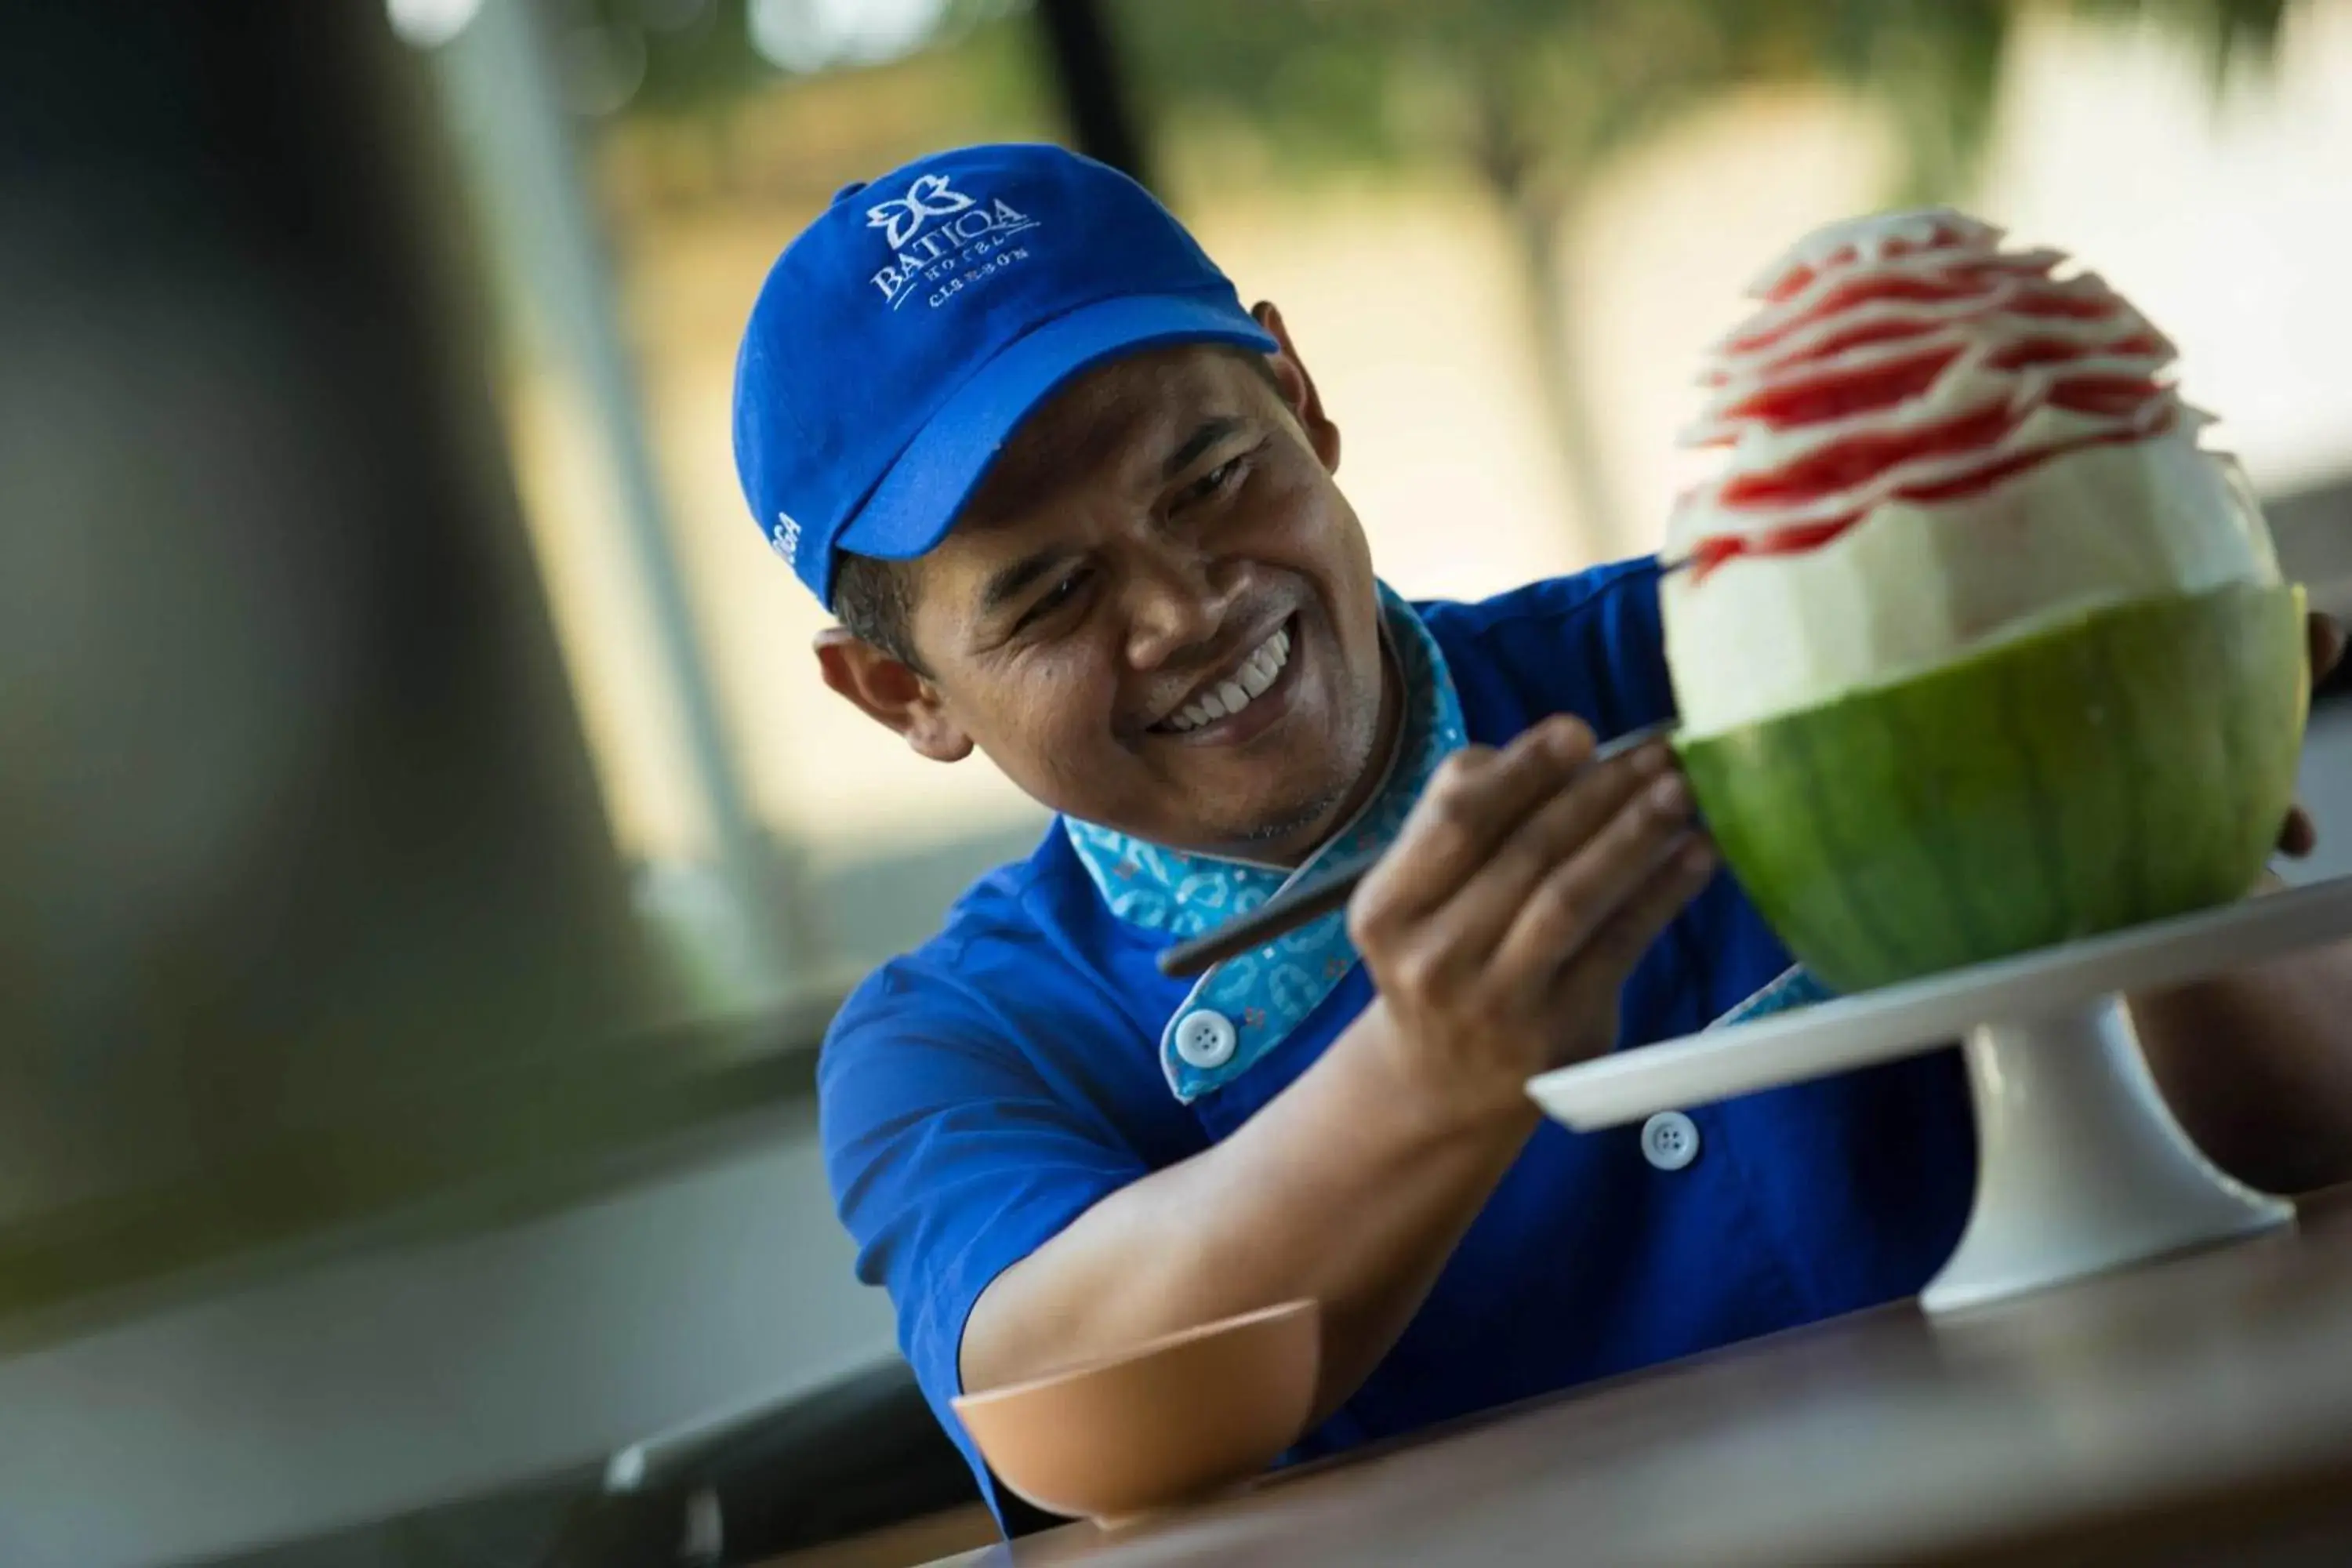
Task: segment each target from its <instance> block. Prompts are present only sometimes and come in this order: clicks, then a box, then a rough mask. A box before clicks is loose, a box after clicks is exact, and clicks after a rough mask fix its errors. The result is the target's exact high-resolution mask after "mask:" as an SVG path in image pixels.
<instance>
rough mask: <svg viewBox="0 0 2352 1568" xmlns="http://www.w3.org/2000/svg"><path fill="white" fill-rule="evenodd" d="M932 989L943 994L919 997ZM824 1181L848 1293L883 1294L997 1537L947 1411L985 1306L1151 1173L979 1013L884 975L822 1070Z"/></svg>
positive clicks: (993, 1495)
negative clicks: (1010, 1279)
mask: <svg viewBox="0 0 2352 1568" xmlns="http://www.w3.org/2000/svg"><path fill="white" fill-rule="evenodd" d="M934 989H939V990H941V991H944V992H946V994H944V995H929V994H926V993H927V992H929V991H931V990H934ZM817 1073H818V1115H819V1122H820V1127H821V1131H822V1135H823V1140H824V1152H825V1166H826V1173H827V1176H828V1178H829V1180H830V1181H831V1183H832V1186H833V1193H834V1200H835V1205H836V1206H837V1208H838V1210H839V1213H840V1215H841V1219H842V1222H843V1224H845V1226H847V1227H848V1229H849V1233H850V1235H851V1237H853V1238H854V1239H855V1240H856V1244H857V1249H858V1253H857V1272H858V1278H859V1279H863V1280H864V1281H866V1283H867V1284H869V1285H880V1286H882V1287H884V1288H885V1289H887V1290H888V1292H889V1294H890V1300H891V1302H892V1304H893V1306H894V1307H895V1308H896V1310H897V1312H898V1342H899V1346H900V1348H901V1349H902V1350H903V1351H904V1352H905V1353H906V1356H907V1360H908V1363H909V1364H910V1365H912V1367H913V1368H914V1372H915V1376H916V1379H917V1381H918V1382H919V1384H921V1386H922V1389H923V1394H924V1396H925V1397H926V1398H927V1399H928V1400H929V1402H930V1405H931V1408H932V1410H933V1411H934V1412H935V1413H936V1414H937V1415H938V1416H939V1419H940V1425H941V1426H944V1427H945V1428H946V1429H947V1432H948V1435H949V1436H950V1437H951V1438H953V1439H954V1440H955V1443H956V1446H957V1447H959V1448H961V1450H962V1451H963V1456H964V1458H965V1460H966V1461H967V1462H968V1463H970V1464H971V1468H972V1474H973V1475H974V1476H975V1477H976V1478H978V1479H979V1481H980V1486H981V1490H982V1494H983V1495H984V1496H985V1497H986V1498H987V1500H988V1503H989V1507H990V1508H991V1509H992V1510H994V1512H995V1514H996V1516H997V1519H998V1521H999V1522H1000V1523H1008V1522H1009V1521H1008V1510H1010V1512H1011V1513H1012V1514H1013V1516H1015V1517H1017V1516H1020V1515H1022V1514H1024V1513H1026V1512H1027V1510H1025V1509H1024V1506H1023V1505H1022V1504H1021V1503H1020V1502H1019V1500H1017V1499H1011V1498H1009V1497H1008V1496H1007V1495H1005V1494H1003V1493H1001V1492H1000V1489H999V1488H998V1486H997V1484H996V1481H995V1478H994V1477H992V1475H991V1474H990V1473H989V1471H988V1468H987V1466H986V1464H985V1463H984V1462H983V1461H982V1458H981V1457H980V1454H979V1452H978V1450H977V1449H976V1448H974V1447H973V1446H972V1442H971V1436H970V1435H969V1434H968V1433H966V1432H965V1431H964V1429H963V1424H962V1423H961V1422H960V1421H958V1420H957V1419H956V1416H955V1410H954V1407H953V1405H951V1404H950V1401H951V1400H952V1399H953V1398H954V1397H955V1395H957V1394H960V1393H961V1392H962V1391H963V1388H962V1380H961V1374H960V1372H959V1369H958V1356H959V1354H960V1352H961V1347H962V1343H963V1331H964V1324H965V1322H966V1321H967V1320H968V1319H969V1318H970V1316H971V1308H972V1304H973V1303H974V1302H975V1301H977V1300H979V1299H980V1294H981V1292H982V1291H983V1290H985V1289H988V1287H989V1285H990V1283H991V1282H992V1281H993V1280H994V1279H996V1277H997V1276H998V1275H999V1274H1001V1273H1003V1271H1004V1270H1005V1269H1007V1268H1011V1267H1012V1266H1013V1264H1015V1263H1017V1262H1019V1261H1020V1260H1021V1259H1022V1258H1026V1257H1028V1256H1029V1254H1030V1253H1032V1252H1034V1250H1036V1248H1037V1247H1040V1246H1042V1245H1043V1244H1044V1243H1045V1242H1046V1241H1047V1240H1049V1239H1051V1238H1052V1237H1055V1236H1056V1235H1058V1234H1059V1233H1060V1232H1061V1230H1062V1229H1063V1227H1065V1226H1067V1225H1068V1224H1069V1223H1070V1222H1071V1221H1073V1220H1075V1219H1076V1218H1077V1217H1078V1216H1079V1215H1082V1214H1084V1213H1085V1212H1086V1211H1087V1209H1088V1208H1090V1207H1092V1206H1093V1205H1095V1204H1096V1203H1097V1202H1099V1201H1100V1200H1101V1199H1102V1198H1104V1197H1106V1196H1108V1194H1111V1193H1113V1192H1116V1191H1118V1189H1119V1188H1120V1187H1123V1186H1125V1185H1127V1184H1129V1183H1130V1182H1133V1181H1135V1180H1136V1179H1138V1178H1139V1177H1140V1176H1143V1175H1144V1174H1146V1173H1147V1172H1148V1166H1147V1165H1146V1164H1145V1163H1144V1161H1143V1160H1142V1159H1141V1158H1140V1156H1139V1155H1138V1154H1137V1152H1135V1151H1134V1150H1133V1149H1132V1148H1130V1147H1129V1145H1128V1143H1127V1142H1126V1140H1124V1139H1123V1138H1121V1137H1120V1136H1119V1135H1118V1131H1117V1129H1116V1128H1114V1127H1112V1126H1111V1125H1110V1124H1109V1122H1108V1121H1107V1120H1106V1119H1105V1118H1104V1117H1103V1116H1102V1115H1101V1114H1100V1113H1099V1111H1097V1110H1094V1109H1093V1108H1091V1107H1089V1106H1087V1104H1085V1103H1084V1102H1083V1101H1081V1100H1077V1099H1076V1097H1075V1096H1072V1095H1068V1094H1064V1093H1057V1092H1056V1091H1055V1088H1054V1087H1053V1086H1051V1085H1049V1083H1048V1082H1047V1081H1046V1079H1045V1077H1044V1076H1043V1075H1042V1074H1041V1073H1040V1072H1039V1071H1038V1070H1037V1069H1036V1068H1034V1066H1033V1065H1032V1064H1031V1062H1030V1060H1029V1058H1027V1056H1026V1055H1025V1054H1024V1052H1023V1051H1022V1050H1021V1049H1020V1047H1019V1046H1018V1045H1017V1044H1016V1043H1015V1042H1014V1041H1013V1040H1012V1039H1010V1038H1008V1037H1007V1031H1006V1029H1005V1026H1003V1025H1001V1024H998V1023H996V1022H995V1021H994V1020H993V1019H992V1018H991V1017H990V1016H989V1015H988V1014H987V1013H986V1012H985V1011H983V1010H982V1009H981V1008H980V1007H979V1006H977V1005H973V1004H971V1003H969V1002H967V1001H962V1000H961V999H958V998H956V997H954V995H953V994H952V992H951V991H947V990H946V988H945V987H933V986H928V985H925V984H921V983H919V982H909V981H908V979H907V977H906V976H905V975H904V974H903V973H895V972H894V971H893V970H890V969H886V970H885V971H884V972H883V973H881V974H878V975H877V976H876V977H875V978H874V980H873V981H870V982H868V984H867V985H866V986H865V987H863V988H861V990H860V992H859V993H858V994H857V996H856V997H854V998H853V999H852V1000H851V1002H850V1004H849V1005H847V1006H845V1008H844V1009H843V1011H842V1014H841V1016H840V1018H839V1019H838V1020H836V1022H835V1026H834V1029H833V1031H832V1032H831V1034H830V1035H829V1037H827V1039H826V1041H825V1045H824V1055H823V1056H822V1058H820V1060H819V1065H818V1069H817Z"/></svg>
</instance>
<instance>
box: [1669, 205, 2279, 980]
mask: <svg viewBox="0 0 2352 1568" xmlns="http://www.w3.org/2000/svg"><path fill="white" fill-rule="evenodd" d="M1999 237H2000V236H1999V231H1998V230H1995V229H1992V228H1990V227H1988V226H1985V225H1983V224H1980V223H1977V222H1975V221H1974V220H1972V219H1969V218H1966V217H1963V216H1959V215H1958V214H1954V213H1949V212H1944V211H1933V212H1924V213H1910V214H1898V215H1894V216H1887V217H1879V218H1873V219H1867V220H1864V221H1862V222H1859V223H1854V224H1847V225H1841V226H1836V227H1834V228H1832V229H1828V230H1824V231H1822V233H1820V234H1817V235H1815V236H1812V237H1810V238H1808V239H1807V240H1805V241H1803V242H1801V244H1800V245H1799V246H1798V247H1796V248H1795V249H1794V250H1793V251H1792V252H1790V255H1789V256H1788V257H1786V258H1783V259H1782V260H1781V261H1780V263H1778V264H1777V265H1776V266H1775V268H1772V269H1771V270H1769V271H1768V272H1767V274H1766V275H1765V276H1764V278H1763V279H1760V280H1759V283H1758V285H1757V288H1756V290H1755V291H1756V293H1757V295H1758V296H1759V299H1760V300H1762V304H1761V306H1760V307H1759V310H1757V312H1756V313H1755V315H1754V316H1752V317H1751V318H1750V319H1749V320H1748V321H1746V322H1744V323H1742V325H1741V326H1740V327H1738V329H1736V330H1735V331H1733V332H1732V333H1731V334H1730V335H1729V336H1728V337H1727V339H1726V340H1725V341H1724V342H1723V344H1722V345H1721V346H1720V348H1719V351H1718V353H1717V354H1716V356H1715V358H1714V359H1713V360H1712V361H1711V362H1710V363H1709V365H1708V367H1707V370H1706V374H1705V375H1704V376H1703V378H1702V379H1703V382H1704V384H1706V387H1707V388H1708V390H1709V400H1708V405H1707V408H1706V413H1705V415H1704V416H1703V417H1702V419H1701V421H1700V424H1699V426H1698V427H1697V429H1696V432H1695V433H1694V436H1693V440H1694V441H1695V443H1696V444H1698V445H1701V446H1711V447H1724V448H1726V449H1727V455H1726V458H1725V460H1724V462H1723V464H1722V466H1721V468H1720V470H1719V471H1718V473H1717V475H1716V476H1715V477H1714V478H1713V479H1711V480H1709V481H1708V482H1707V483H1706V484H1703V485H1701V486H1699V487H1697V488H1696V489H1694V490H1692V491H1691V492H1690V493H1689V494H1688V495H1686V496H1685V498H1683V500H1682V501H1681V502H1680V503H1679V504H1678V505H1677V507H1676V509H1675V517H1674V520H1673V522H1672V524H1671V526H1670V530H1669V552H1670V553H1673V554H1679V555H1685V556H1687V557H1688V558H1689V560H1690V561H1691V562H1692V563H1693V564H1692V565H1691V567H1690V568H1689V569H1688V570H1685V571H1683V572H1680V573H1678V574H1675V575H1674V576H1672V577H1670V578H1669V579H1668V580H1667V582H1666V584H1665V585H1664V589H1663V590H1662V609H1663V614H1664V624H1665V631H1666V651H1667V661H1668V666H1669V668H1670V670H1671V673H1672V675H1673V679H1674V683H1675V695H1676V699H1677V701H1678V704H1679V706H1680V708H1681V711H1682V715H1683V721H1684V728H1683V732H1682V739H1681V741H1680V742H1678V744H1679V746H1680V750H1681V753H1682V756H1683V760H1684V764H1685V770H1686V772H1687V773H1689V775H1690V779H1691V783H1692V788H1693V792H1694V794H1695V795H1696V797H1697V800H1698V803H1699V805H1700V809H1701V811H1702V812H1703V814H1704V815H1705V816H1706V821H1707V823H1708V826H1710V827H1711V829H1712V830H1713V832H1714V833H1715V836H1716V837H1717V842H1718V844H1719V845H1720V846H1721V848H1722V850H1723V854H1724V858H1725V860H1726V861H1727V864H1728V865H1729V866H1730V868H1731V869H1732V871H1733V873H1734V874H1735V875H1736V876H1737V877H1738V879H1739V880H1740V882H1741V883H1742V885H1743V886H1745V887H1746V889H1748V893H1749V895H1750V896H1751V898H1752V899H1753V900H1754V901H1755V903H1756V905H1757V907H1758V909H1759V910H1761V911H1762V913H1763V914H1764V916H1765V918H1766V919H1767V920H1768V921H1770V922H1771V924H1772V925H1773V927H1774V929H1775V930H1776V931H1779V932H1780V936H1781V938H1782V940H1784V941H1785V942H1787V943H1788V944H1789V946H1790V950H1791V951H1792V952H1795V953H1796V954H1797V955H1798V956H1799V957H1800V958H1801V959H1802V960H1804V961H1805V962H1806V963H1808V964H1809V965H1811V967H1812V968H1813V969H1814V970H1815V971H1816V973H1819V974H1820V976H1821V977H1822V979H1823V980H1825V981H1827V982H1828V983H1830V984H1832V985H1834V986H1836V987H1838V988H1839V989H1841V990H1853V989H1859V988H1862V987H1866V986H1871V985H1878V984H1886V983H1888V982H1891V981H1895V980H1901V979H1905V978H1908V977H1911V976H1915V975H1919V974H1924V973H1932V972H1934V971H1937V970H1940V969H1946V968H1949V967H1952V966H1954V965H1957V964H1962V963H1972V962H1976V961H1979V960H1983V959H1988V958H1993V957H1998V956H2001V955H2004V954H2007V953H2012V952H2020V951H2022V950H2025V949H2030V948H2033V947H2038V946H2042V945H2044V944H2047V943H2050V942H2063V941H2065V940H2068V939H2070V938H2074V937H2080V936H2085V935H2089V934H2092V933H2095V932H2098V931H2108V930H2113V929H2115V928H2116V927H2119V926H2124V925H2128V924H2132V923H2135V922H2137V921H2145V920H2149V919H2154V918H2157V917H2160V916H2164V915H2169V914H2176V913H2180V912H2183V911H2186V910H2193V909H2197V908H2200V907H2202V906H2206V905H2210V904H2214V903H2220V902H2223V901H2226V900H2231V899H2234V898H2237V897H2240V896H2242V894H2243V893H2245V892H2246V891H2247V889H2249V888H2250V887H2251V886H2252V883H2253V881H2254V879H2256V877H2257V876H2258V875H2259V874H2260V872H2261V869H2262V867H2263V861H2264V859H2265V858H2266V857H2267V855H2268V853H2269V851H2270V849H2271V847H2272V845H2273V840H2274V837H2275V836H2276V833H2277V831H2278V828H2279V826H2280V823H2281V821H2282V820H2283V818H2284V815H2285V813H2286V810H2287V808H2288V805H2289V804H2290V801H2291V797H2292V792H2293V789H2294V772H2295V761H2296V757H2297V754H2298V752H2299V749H2300V745H2301V739H2302V728H2303V717H2304V709H2305V702H2306V700H2307V695H2308V694H2307V690H2306V682H2307V672H2306V669H2305V653H2304V640H2303V628H2302V607H2301V598H2300V595H2299V594H2298V592H2297V591H2296V590H2294V589H2293V588H2291V587H2288V586H2286V585H2284V584H2282V583H2281V582H2280V580H2279V574H2278V566H2277V563H2276V558H2275V556H2274V555H2273V552H2272V548H2271V542H2270V536H2269V531H2268V530H2267V528H2266V527H2265V525H2264V524H2263V519H2262V514H2261V510H2260V509H2259V507H2258V506H2257V505H2256V504H2255V503H2254V500H2253V498H2252V490H2251V489H2250V488H2249V487H2248V486H2247V485H2246V484H2245V483H2244V482H2243V479H2242V476H2241V475H2240V474H2239V473H2238V472H2237V470H2236V468H2235V466H2234V464H2233V463H2232V462H2231V460H2230V459H2228V458H2224V457H2222V456H2220V455H2218V454H2214V453H2210V452H2207V451H2205V450H2203V449H2202V448H2201V447H2200V445H2199V432H2200V429H2201V427H2202V426H2204V425H2205V424H2206V423H2207V421H2206V418H2205V416H2202V415H2200V414H2198V413H2197V412H2196V411H2195V410H2193V409H2190V408H2189V407H2188V406H2187V405H2184V404H2182V403H2181V402H2180V400H2179V395H2178V394H2177V393H2176V391H2175V389H2174V388H2173V386H2172V385H2171V384H2170V383H2169V381H2168V380H2166V379H2164V377H2163V374H2162V373H2163V372H2164V371H2165V369H2166V367H2167V366H2168V364H2169V363H2170V360H2171V357H2172V348H2171V345H2170V344H2169V343H2168V342H2166V341H2165V340H2164V338H2163V336H2162V334H2160V333H2159V332H2158V331H2157V330H2156V329H2155V328H2154V327H2153V326H2152V325H2150V324H2149V323H2148V322H2147V320H2146V319H2145V318H2144V317H2142V316H2140V315H2139V314H2138V313H2137V311H2135V310H2132V308H2131V307H2130V306H2129V305H2128V304H2126V302H2125V301H2124V300H2122V299H2120V298H2119V297H2118V296H2116V294H2115V293H2114V291H2113V290H2111V289H2108V288H2107V287H2106V285H2105V283H2104V282H2102V281H2101V280H2100V279H2098V278H2097V277H2096V276H2095V275H2094V274H2090V273H2077V274H2074V275H2072V276H2064V277H2062V276H2059V275H2058V272H2057V268H2058V267H2059V265H2060V263H2061V262H2062V261H2063V257H2061V256H2060V255H2059V254H2058V253H2057V252H2055V251H2049V250H2032V251H2023V252H2015V251H2005V250H2003V249H2001V248H2000V244H1999Z"/></svg>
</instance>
